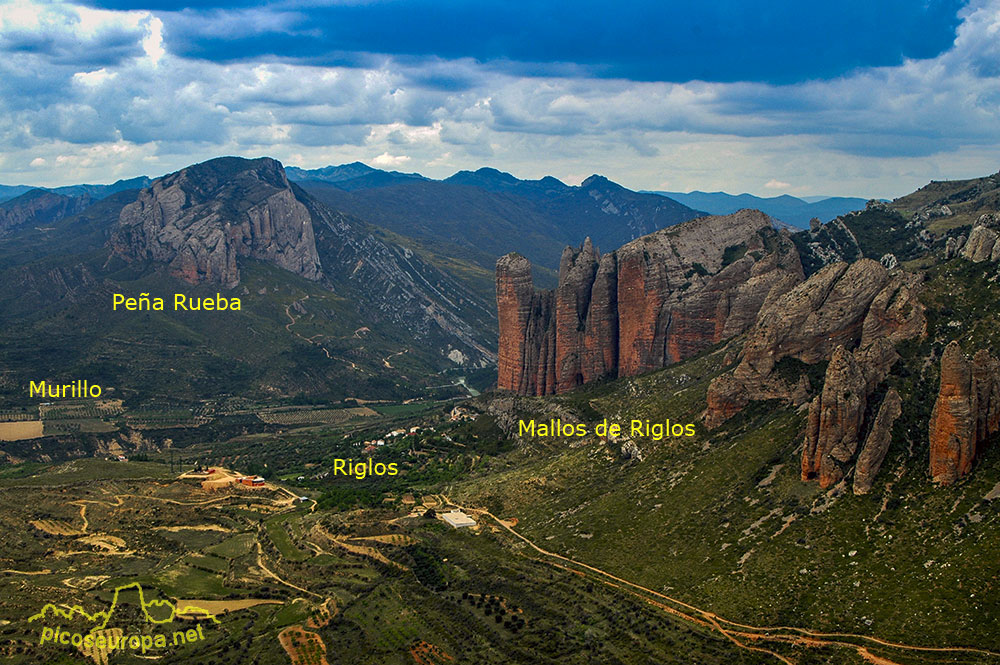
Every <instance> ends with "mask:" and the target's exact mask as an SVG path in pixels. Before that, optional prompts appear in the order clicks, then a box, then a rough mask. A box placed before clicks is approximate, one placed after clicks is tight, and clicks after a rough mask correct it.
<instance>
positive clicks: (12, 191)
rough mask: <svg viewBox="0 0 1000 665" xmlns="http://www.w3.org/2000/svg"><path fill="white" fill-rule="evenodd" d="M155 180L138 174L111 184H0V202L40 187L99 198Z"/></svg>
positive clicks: (146, 185) (136, 187) (145, 184)
mask: <svg viewBox="0 0 1000 665" xmlns="http://www.w3.org/2000/svg"><path fill="white" fill-rule="evenodd" d="M151 182H153V181H152V179H151V178H149V177H148V176H144V175H142V176H138V177H135V178H129V179H127V180H118V181H116V182H113V183H111V184H110V185H66V186H64V187H35V186H32V185H0V202H3V201H9V200H11V199H14V198H17V197H19V196H21V195H22V194H25V193H26V192H30V191H31V190H34V189H39V190H42V191H45V192H53V193H55V194H60V195H62V196H70V197H76V196H89V197H90V198H92V199H94V200H97V199H103V198H107V197H108V196H111V195H112V194H117V193H118V192H124V191H125V190H128V189H142V188H144V187H149V184H150V183H151Z"/></svg>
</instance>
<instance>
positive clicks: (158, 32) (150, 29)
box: [142, 16, 167, 67]
mask: <svg viewBox="0 0 1000 665" xmlns="http://www.w3.org/2000/svg"><path fill="white" fill-rule="evenodd" d="M145 23H146V30H147V33H146V36H145V37H143V38H142V50H143V52H144V53H145V54H146V57H148V58H149V61H150V62H151V63H153V66H154V67H155V66H156V65H157V64H159V62H160V59H161V58H163V56H164V55H165V54H166V52H167V50H166V49H165V48H163V21H161V20H160V19H158V18H156V17H155V16H152V17H150V18H149V19H148V20H147V21H146V22H145Z"/></svg>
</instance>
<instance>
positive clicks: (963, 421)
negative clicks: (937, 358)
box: [930, 342, 1000, 485]
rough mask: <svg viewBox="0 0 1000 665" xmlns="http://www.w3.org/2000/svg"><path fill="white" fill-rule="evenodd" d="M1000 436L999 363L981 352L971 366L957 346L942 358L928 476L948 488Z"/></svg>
mask: <svg viewBox="0 0 1000 665" xmlns="http://www.w3.org/2000/svg"><path fill="white" fill-rule="evenodd" d="M998 430H1000V362H998V361H997V360H995V359H994V358H993V357H992V356H991V355H990V354H989V352H988V351H986V350H980V351H978V352H977V353H976V355H975V356H974V358H973V359H972V360H971V361H970V360H969V359H968V357H966V355H965V353H963V352H962V349H961V347H960V346H959V344H958V342H952V343H950V344H949V345H948V346H947V347H946V348H945V351H944V353H943V354H942V356H941V385H940V389H939V391H938V398H937V401H936V402H935V404H934V411H933V412H932V414H931V421H930V473H931V477H932V478H933V479H934V482H936V483H940V484H942V485H950V484H952V483H954V482H955V481H956V480H958V479H959V478H961V477H963V476H965V475H966V474H968V473H969V472H970V471H971V470H972V466H973V464H974V462H975V461H976V459H977V458H978V457H979V456H980V455H981V454H982V452H983V448H984V447H985V445H986V443H987V442H988V440H989V438H990V437H991V436H992V435H993V434H995V433H996V432H997V431H998Z"/></svg>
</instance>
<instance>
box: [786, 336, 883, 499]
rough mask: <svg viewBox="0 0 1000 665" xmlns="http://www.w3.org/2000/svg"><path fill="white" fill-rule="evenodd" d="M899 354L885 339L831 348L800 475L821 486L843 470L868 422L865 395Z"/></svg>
mask: <svg viewBox="0 0 1000 665" xmlns="http://www.w3.org/2000/svg"><path fill="white" fill-rule="evenodd" d="M898 358H899V356H898V355H897V354H896V350H895V348H894V347H893V346H892V344H891V343H890V342H889V341H888V340H887V339H885V338H880V339H878V340H876V341H875V342H874V343H873V344H872V345H871V346H869V347H867V348H864V349H859V350H857V351H855V352H854V353H851V352H850V351H848V350H847V349H845V348H844V347H843V346H838V347H837V348H836V349H835V350H834V352H833V356H832V357H831V358H830V364H829V365H828V366H827V370H826V377H825V378H824V381H823V390H822V392H821V393H820V394H819V395H817V396H816V398H815V399H813V401H812V402H811V403H810V405H809V421H808V425H807V426H806V437H805V445H804V447H803V450H802V480H818V481H819V484H820V487H823V488H824V489H825V488H827V487H830V486H831V485H833V484H834V483H837V482H838V481H840V479H841V478H843V477H844V476H845V475H846V473H847V470H848V467H849V463H850V462H851V461H852V460H853V459H854V455H855V453H857V451H858V444H859V442H860V437H861V435H862V432H863V428H864V426H865V425H866V423H865V414H866V412H867V410H868V406H869V405H868V400H869V398H870V397H871V395H872V393H873V392H874V391H875V389H876V388H877V387H878V384H879V383H881V382H882V381H883V380H884V379H885V377H886V376H887V375H888V374H889V370H890V369H891V368H892V365H893V364H895V362H896V360H898ZM879 462H881V460H879Z"/></svg>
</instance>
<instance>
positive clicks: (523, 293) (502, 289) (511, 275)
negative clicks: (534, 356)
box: [496, 254, 534, 392]
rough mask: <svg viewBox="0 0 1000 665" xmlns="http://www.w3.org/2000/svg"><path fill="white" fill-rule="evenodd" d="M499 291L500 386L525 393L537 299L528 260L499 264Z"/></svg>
mask: <svg viewBox="0 0 1000 665" xmlns="http://www.w3.org/2000/svg"><path fill="white" fill-rule="evenodd" d="M496 287H497V314H498V315H499V316H498V318H499V325H500V345H499V348H498V349H497V355H498V364H499V374H498V376H497V386H498V387H499V388H500V389H501V390H512V391H515V392H523V387H522V381H523V380H524V378H525V361H526V358H525V353H526V349H525V341H526V333H527V323H528V317H529V315H530V313H531V300H532V296H533V295H534V287H533V286H532V281H531V263H530V262H529V261H528V259H526V258H524V257H523V256H521V255H520V254H508V255H507V256H505V257H503V258H501V259H500V260H499V261H497V272H496Z"/></svg>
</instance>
